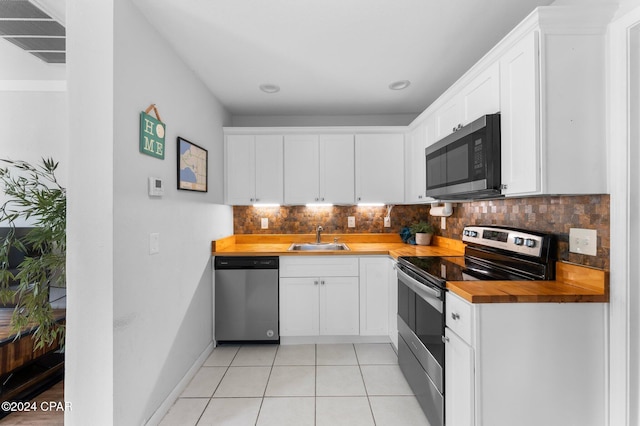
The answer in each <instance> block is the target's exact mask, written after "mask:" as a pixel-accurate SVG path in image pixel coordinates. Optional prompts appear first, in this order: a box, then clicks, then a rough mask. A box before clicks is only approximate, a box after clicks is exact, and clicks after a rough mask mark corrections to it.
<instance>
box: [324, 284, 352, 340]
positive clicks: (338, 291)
mask: <svg viewBox="0 0 640 426" xmlns="http://www.w3.org/2000/svg"><path fill="white" fill-rule="evenodd" d="M358 299H359V296H358V278H357V277H323V278H320V335H330V336H336V335H353V336H356V335H358V333H359V331H360V326H359V309H358Z"/></svg>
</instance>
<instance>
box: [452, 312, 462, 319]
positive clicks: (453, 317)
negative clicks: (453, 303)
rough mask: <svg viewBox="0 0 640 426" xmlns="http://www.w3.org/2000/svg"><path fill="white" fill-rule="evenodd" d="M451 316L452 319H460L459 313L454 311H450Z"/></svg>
mask: <svg viewBox="0 0 640 426" xmlns="http://www.w3.org/2000/svg"><path fill="white" fill-rule="evenodd" d="M451 318H452V319H454V320H458V319H460V314H456V313H455V312H452V313H451Z"/></svg>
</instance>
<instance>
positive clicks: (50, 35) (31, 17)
mask: <svg viewBox="0 0 640 426" xmlns="http://www.w3.org/2000/svg"><path fill="white" fill-rule="evenodd" d="M65 33H66V32H65V28H64V26H63V25H61V24H60V23H59V22H58V21H56V20H55V19H53V18H52V17H51V16H49V15H48V14H47V13H45V12H44V11H42V10H41V9H40V8H38V7H37V6H35V5H34V4H33V3H31V2H29V1H27V0H0V37H2V38H3V39H5V40H7V41H8V42H11V43H13V44H15V45H16V46H18V47H20V48H21V49H24V50H26V51H27V52H29V53H31V54H32V55H34V56H36V57H38V58H40V59H42V60H43V61H45V62H48V63H52V64H63V63H65V61H66V56H65V48H66V43H65Z"/></svg>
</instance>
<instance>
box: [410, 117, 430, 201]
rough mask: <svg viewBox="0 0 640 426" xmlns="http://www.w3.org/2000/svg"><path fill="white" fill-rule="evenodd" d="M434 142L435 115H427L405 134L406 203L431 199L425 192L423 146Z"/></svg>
mask: <svg viewBox="0 0 640 426" xmlns="http://www.w3.org/2000/svg"><path fill="white" fill-rule="evenodd" d="M434 142H435V117H434V116H429V117H427V118H426V120H424V121H422V122H421V123H420V124H419V125H418V126H417V127H416V128H414V129H413V130H412V131H411V132H409V133H408V134H407V137H406V139H405V160H404V161H405V163H404V164H405V186H404V200H405V202H406V203H426V202H430V201H433V198H431V197H427V196H426V195H425V193H426V184H427V181H426V168H425V167H426V157H425V148H427V147H428V146H429V145H431V144H432V143H434Z"/></svg>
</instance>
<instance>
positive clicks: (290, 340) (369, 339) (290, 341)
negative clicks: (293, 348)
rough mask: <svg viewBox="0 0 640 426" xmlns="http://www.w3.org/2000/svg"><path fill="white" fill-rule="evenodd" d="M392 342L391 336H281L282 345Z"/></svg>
mask: <svg viewBox="0 0 640 426" xmlns="http://www.w3.org/2000/svg"><path fill="white" fill-rule="evenodd" d="M315 343H319V344H331V343H391V340H390V339H389V336H280V344H281V345H305V344H315Z"/></svg>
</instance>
